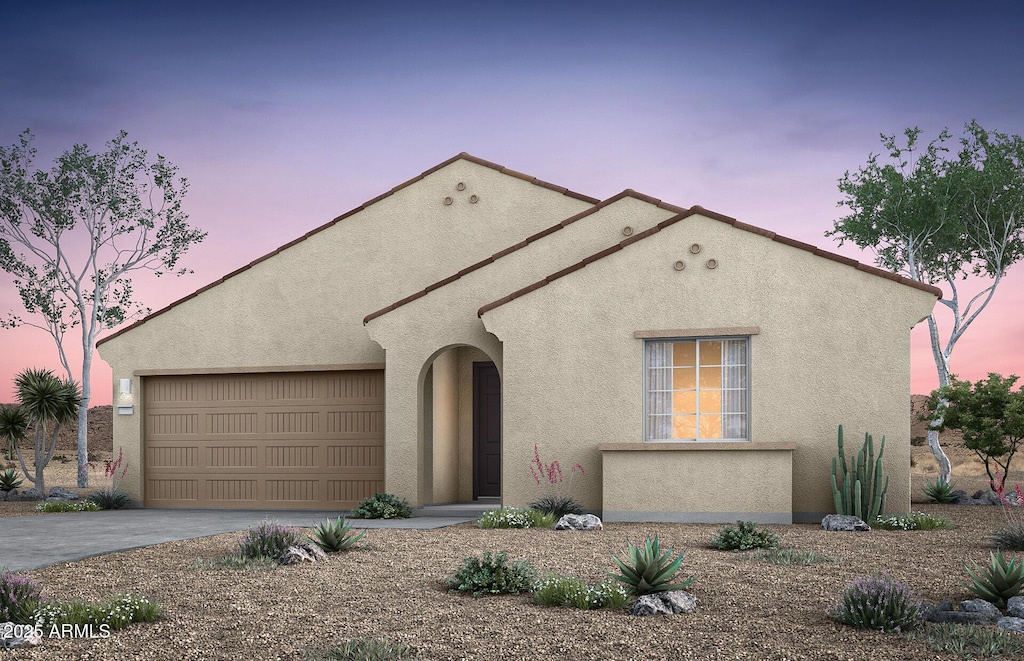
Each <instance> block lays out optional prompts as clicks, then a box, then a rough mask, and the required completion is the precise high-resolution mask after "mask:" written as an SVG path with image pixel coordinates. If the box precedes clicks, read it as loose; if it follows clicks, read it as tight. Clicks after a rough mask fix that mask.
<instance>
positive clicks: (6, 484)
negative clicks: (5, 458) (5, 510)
mask: <svg viewBox="0 0 1024 661" xmlns="http://www.w3.org/2000/svg"><path fill="white" fill-rule="evenodd" d="M23 481H24V480H22V479H21V478H20V477H18V471H16V470H14V469H13V468H10V469H8V470H5V471H0V491H11V490H13V489H17V488H18V487H20V486H21V483H22V482H23Z"/></svg>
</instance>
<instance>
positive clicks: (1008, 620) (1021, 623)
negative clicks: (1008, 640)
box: [996, 617, 1024, 633]
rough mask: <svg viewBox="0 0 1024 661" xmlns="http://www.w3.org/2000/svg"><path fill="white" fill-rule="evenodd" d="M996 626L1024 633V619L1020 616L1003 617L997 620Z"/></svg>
mask: <svg viewBox="0 0 1024 661" xmlns="http://www.w3.org/2000/svg"><path fill="white" fill-rule="evenodd" d="M996 626H997V627H999V628H1000V629H1006V630H1007V631H1017V632H1019V633H1024V619H1021V618H1019V617H1001V618H999V619H998V620H996Z"/></svg>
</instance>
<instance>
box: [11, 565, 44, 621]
mask: <svg viewBox="0 0 1024 661" xmlns="http://www.w3.org/2000/svg"><path fill="white" fill-rule="evenodd" d="M42 600H43V594H42V591H41V590H40V589H39V585H38V584H36V582H35V580H33V579H32V578H31V577H29V576H19V575H18V574H13V573H11V572H9V571H7V568H6V567H5V568H4V569H3V571H2V572H0V622H14V623H15V624H29V623H31V622H32V621H33V619H32V614H33V612H34V611H35V609H36V607H37V606H38V605H39V603H40V602H41V601H42Z"/></svg>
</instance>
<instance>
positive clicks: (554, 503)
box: [528, 495, 583, 522]
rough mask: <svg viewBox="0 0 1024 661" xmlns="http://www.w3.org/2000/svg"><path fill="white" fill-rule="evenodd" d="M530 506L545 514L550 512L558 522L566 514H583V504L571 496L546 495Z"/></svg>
mask: <svg viewBox="0 0 1024 661" xmlns="http://www.w3.org/2000/svg"><path fill="white" fill-rule="evenodd" d="M528 507H529V508H530V509H533V510H537V511H539V512H544V513H545V514H550V515H551V516H553V517H554V519H555V521H556V522H557V521H558V520H559V519H561V518H562V517H563V516H565V515H566V514H583V505H580V504H579V502H578V501H577V500H576V499H575V498H571V497H569V496H555V495H548V496H544V497H543V498H540V499H538V500H535V501H533V502H532V503H530V504H529V505H528Z"/></svg>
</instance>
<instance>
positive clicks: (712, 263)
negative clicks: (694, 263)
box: [707, 259, 718, 269]
mask: <svg viewBox="0 0 1024 661" xmlns="http://www.w3.org/2000/svg"><path fill="white" fill-rule="evenodd" d="M707 265H708V268H709V269H713V268H718V260H717V259H709V260H708V262H707Z"/></svg>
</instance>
